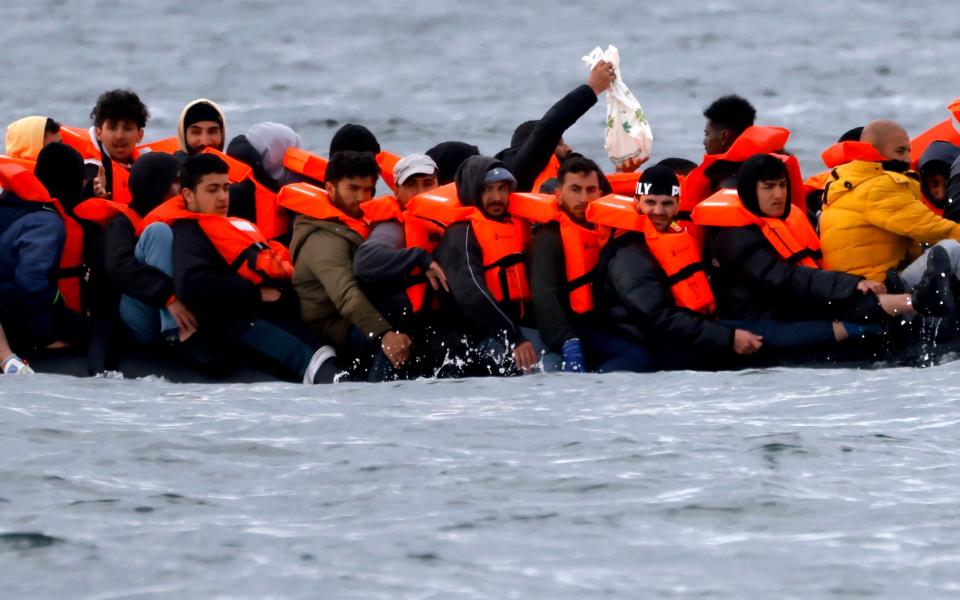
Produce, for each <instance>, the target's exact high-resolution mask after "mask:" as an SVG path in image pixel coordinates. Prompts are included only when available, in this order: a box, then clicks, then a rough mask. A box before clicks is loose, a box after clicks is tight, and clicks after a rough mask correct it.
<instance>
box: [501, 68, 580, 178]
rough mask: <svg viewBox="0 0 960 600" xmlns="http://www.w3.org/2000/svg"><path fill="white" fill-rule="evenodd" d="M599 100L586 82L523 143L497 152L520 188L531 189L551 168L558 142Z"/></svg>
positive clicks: (544, 119) (563, 99)
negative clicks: (548, 166) (538, 178)
mask: <svg viewBox="0 0 960 600" xmlns="http://www.w3.org/2000/svg"><path fill="white" fill-rule="evenodd" d="M596 103H597V94H596V93H595V92H594V91H593V89H592V88H591V87H590V86H589V85H586V84H583V85H580V86H577V88H575V89H574V90H573V91H572V92H570V93H569V94H567V95H566V96H564V97H563V98H561V99H560V100H559V101H558V102H557V103H556V104H554V105H553V106H551V107H550V110H548V111H547V112H546V113H545V114H544V115H543V117H542V118H541V119H540V120H539V121H538V122H537V124H536V126H535V127H534V128H533V132H532V133H531V134H530V135H529V136H528V137H527V138H526V139H525V140H524V141H523V142H522V143H521V144H519V145H517V146H513V147H511V148H506V149H505V150H501V151H500V152H498V153H497V156H496V157H497V158H498V159H500V160H502V161H503V162H504V163H505V164H506V165H507V168H508V169H509V170H510V172H511V173H513V176H514V177H516V178H517V191H518V192H529V191H530V190H532V189H533V184H534V183H535V182H536V181H537V177H539V176H540V173H542V172H543V170H544V169H546V168H547V165H548V164H549V163H550V157H551V156H553V153H554V151H556V149H557V144H559V143H560V139H561V138H563V134H564V132H565V131H566V130H567V129H569V128H570V127H571V126H572V125H573V124H574V123H576V122H577V120H578V119H580V117H582V116H583V115H585V114H586V112H587V111H588V110H590V109H591V108H592V107H593V105H594V104H596Z"/></svg>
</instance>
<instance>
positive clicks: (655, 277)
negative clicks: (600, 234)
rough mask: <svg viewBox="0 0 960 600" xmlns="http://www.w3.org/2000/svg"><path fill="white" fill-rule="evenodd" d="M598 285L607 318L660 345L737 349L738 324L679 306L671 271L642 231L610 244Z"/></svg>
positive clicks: (703, 349) (599, 306) (623, 329)
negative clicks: (670, 281) (727, 323)
mask: <svg viewBox="0 0 960 600" xmlns="http://www.w3.org/2000/svg"><path fill="white" fill-rule="evenodd" d="M593 289H594V301H595V303H596V305H597V309H596V312H597V314H598V316H600V318H601V320H603V321H605V322H606V324H607V325H609V326H610V327H612V328H613V329H614V330H616V331H619V332H621V333H623V334H625V335H627V336H628V337H630V338H632V339H634V340H636V341H638V342H639V343H641V344H644V345H646V346H647V347H648V348H651V349H653V350H654V351H655V350H656V348H657V347H659V346H661V345H664V346H669V347H671V348H675V349H678V350H693V351H697V352H701V353H705V352H706V353H708V352H712V351H721V352H727V353H732V352H733V329H732V328H729V327H725V326H723V325H720V324H718V323H715V322H713V321H711V320H709V319H708V318H707V317H705V316H704V315H701V314H700V313H697V312H694V311H691V310H687V309H685V308H680V307H678V306H677V304H676V302H675V301H674V299H673V294H672V292H671V291H670V285H669V284H668V283H667V275H666V273H664V271H663V269H661V268H660V264H659V263H658V262H657V260H656V259H655V258H654V257H653V254H651V253H650V249H649V248H648V247H647V243H646V241H645V240H644V237H643V234H641V233H635V232H631V233H627V234H624V235H622V236H620V237H618V238H615V239H613V240H611V241H610V242H609V243H607V245H606V246H604V248H603V250H602V251H601V253H600V261H599V263H598V265H597V279H596V282H595V284H594V288H593Z"/></svg>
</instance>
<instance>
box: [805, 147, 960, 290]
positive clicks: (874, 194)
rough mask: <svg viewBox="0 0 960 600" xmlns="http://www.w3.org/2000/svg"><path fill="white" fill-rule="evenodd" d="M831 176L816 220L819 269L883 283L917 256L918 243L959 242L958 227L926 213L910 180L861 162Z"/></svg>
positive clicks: (872, 164) (874, 164)
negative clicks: (820, 211) (818, 220)
mask: <svg viewBox="0 0 960 600" xmlns="http://www.w3.org/2000/svg"><path fill="white" fill-rule="evenodd" d="M834 171H835V173H836V179H834V180H832V181H830V182H829V184H828V186H829V187H828V188H827V194H826V197H825V198H824V204H823V213H822V214H821V216H820V245H821V249H822V251H823V267H824V268H825V269H830V270H831V271H845V272H847V273H852V274H854V275H862V276H863V277H866V278H867V279H872V280H874V281H883V279H884V278H885V277H886V273H887V269H898V268H900V267H902V266H903V263H904V262H906V261H907V260H908V259H910V258H912V257H915V256H916V255H917V254H918V253H917V252H916V250H917V244H918V243H919V242H925V243H928V244H934V243H936V242H939V241H940V240H943V239H947V238H950V239H955V240H960V225H958V224H957V223H954V222H953V221H948V220H947V219H944V218H941V217H938V216H937V215H935V214H933V213H932V212H930V209H928V208H927V207H926V206H924V204H923V203H922V202H921V201H920V200H919V198H920V183H919V182H918V181H916V180H915V179H913V178H912V177H908V176H907V175H904V174H901V173H896V172H894V171H885V170H883V166H881V165H880V163H876V162H867V161H862V160H855V161H853V162H850V163H847V164H845V165H841V166H839V167H837V168H836V169H835V170H834Z"/></svg>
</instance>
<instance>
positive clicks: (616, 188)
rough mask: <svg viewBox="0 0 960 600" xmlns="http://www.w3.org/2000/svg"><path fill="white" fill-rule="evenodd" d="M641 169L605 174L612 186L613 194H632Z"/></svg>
mask: <svg viewBox="0 0 960 600" xmlns="http://www.w3.org/2000/svg"><path fill="white" fill-rule="evenodd" d="M642 174H643V173H642V172H641V171H635V172H633V173H610V174H609V175H607V181H609V182H610V187H611V188H613V193H614V194H620V195H621V196H633V195H634V194H636V193H637V182H638V181H640V176H641V175H642Z"/></svg>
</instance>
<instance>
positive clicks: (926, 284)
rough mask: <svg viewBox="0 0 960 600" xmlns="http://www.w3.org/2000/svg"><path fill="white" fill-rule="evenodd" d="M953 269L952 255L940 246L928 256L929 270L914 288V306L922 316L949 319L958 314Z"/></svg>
mask: <svg viewBox="0 0 960 600" xmlns="http://www.w3.org/2000/svg"><path fill="white" fill-rule="evenodd" d="M952 280H953V268H952V266H951V265H950V255H948V254H947V251H946V250H944V249H943V248H941V247H939V246H934V247H933V248H931V249H930V252H929V253H928V254H927V268H926V269H925V270H924V271H923V277H921V278H920V283H918V284H917V285H916V286H915V287H914V288H913V306H914V308H916V309H917V312H918V313H920V314H921V315H926V316H932V317H947V316H951V315H954V314H956V312H957V302H956V300H955V299H954V297H953V284H952Z"/></svg>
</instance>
